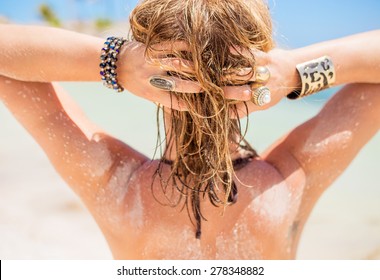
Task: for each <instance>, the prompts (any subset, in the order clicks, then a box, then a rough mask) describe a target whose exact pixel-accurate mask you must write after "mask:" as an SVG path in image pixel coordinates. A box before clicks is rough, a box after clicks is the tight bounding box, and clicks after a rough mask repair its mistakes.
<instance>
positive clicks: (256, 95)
mask: <svg viewBox="0 0 380 280" xmlns="http://www.w3.org/2000/svg"><path fill="white" fill-rule="evenodd" d="M251 88H252V87H251ZM251 101H252V102H253V104H255V105H257V106H260V107H261V106H264V105H266V104H268V103H270V102H271V93H270V90H269V88H267V87H259V88H257V89H255V90H253V89H252V97H251Z"/></svg>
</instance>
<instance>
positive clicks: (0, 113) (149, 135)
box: [0, 83, 380, 259]
mask: <svg viewBox="0 0 380 280" xmlns="http://www.w3.org/2000/svg"><path fill="white" fill-rule="evenodd" d="M64 87H65V88H67V89H68V90H69V92H70V93H71V95H72V96H73V98H74V99H75V100H77V101H78V102H79V103H80V104H81V106H82V107H83V109H84V111H85V112H86V114H87V115H88V117H89V118H90V119H92V120H93V121H94V122H95V123H97V124H98V125H99V126H100V127H102V128H104V130H105V131H107V132H109V133H110V134H112V135H114V136H116V137H118V138H120V139H122V140H123V141H125V142H127V143H128V144H130V145H131V146H133V147H135V148H136V149H138V150H139V151H141V152H143V153H144V154H146V155H148V156H152V155H153V151H154V147H155V141H156V128H155V107H154V105H152V104H149V103H148V102H146V101H144V100H141V99H138V98H136V97H134V96H132V95H130V94H122V95H115V94H112V93H110V92H108V91H107V89H103V88H102V86H101V85H100V84H99V83H95V84H93V83H89V84H64ZM322 103H323V101H322V100H317V99H315V100H309V101H308V100H302V101H296V102H289V101H287V100H285V101H284V102H283V103H281V104H280V105H279V106H277V107H274V108H273V109H271V110H269V111H265V112H259V113H256V114H253V115H252V118H251V126H252V129H251V130H250V131H249V134H248V136H247V137H248V139H252V141H251V142H252V143H253V146H254V147H255V148H257V150H258V151H259V152H260V151H263V150H264V149H265V148H266V147H267V146H269V145H270V144H271V143H272V142H273V141H274V140H275V139H277V138H278V137H279V136H281V135H283V134H284V133H285V132H287V131H288V130H289V129H291V128H294V127H295V126H296V125H297V124H299V123H302V122H304V121H305V120H307V119H308V118H310V117H311V116H313V115H314V114H316V113H317V112H318V110H319V108H320V105H321V104H322ZM132 116H139V119H138V120H136V118H135V117H132ZM0 123H1V126H2V134H1V137H0V258H1V259H111V258H112V255H111V253H110V251H109V249H108V246H107V243H106V241H105V239H104V238H103V236H102V234H101V232H100V230H99V229H98V227H97V225H96V223H95V222H94V220H93V219H92V217H91V216H90V214H89V213H88V212H87V210H86V209H85V208H84V207H83V206H82V204H81V202H80V200H79V199H78V198H77V197H76V196H75V195H74V193H73V192H72V191H71V190H70V189H69V188H68V187H67V186H66V184H65V183H64V182H63V181H62V179H60V177H59V176H58V175H57V174H56V172H55V170H54V169H53V167H52V166H51V165H50V163H49V161H48V159H47V158H46V156H45V155H44V153H43V152H42V150H41V149H40V148H39V146H38V145H37V144H36V143H35V142H34V140H33V139H32V138H31V136H30V135H29V134H28V133H27V132H26V131H25V130H24V129H23V128H22V127H21V126H20V125H19V124H18V123H17V122H16V121H15V120H14V119H13V117H12V116H11V114H10V113H9V112H8V111H7V110H6V109H5V107H4V106H3V105H2V104H0ZM132 131H133V135H132V133H131V132H132ZM379 157H380V135H379V134H378V135H377V136H376V137H375V138H373V139H372V141H371V142H370V143H368V144H367V146H366V147H364V148H363V150H362V151H361V152H360V154H359V156H358V157H357V158H356V159H355V160H354V162H353V163H352V164H351V165H350V167H349V168H348V169H347V170H346V171H345V173H344V174H343V175H342V176H341V177H340V178H339V179H338V180H337V181H336V182H335V183H334V184H333V186H332V187H331V188H330V189H329V190H328V191H327V192H326V193H325V194H324V196H323V197H322V199H321V200H320V201H319V203H318V205H317V207H316V208H315V209H314V211H313V213H312V215H311V217H310V219H309V221H308V223H307V226H306V228H305V230H304V234H303V236H302V239H301V243H300V246H299V251H298V258H299V259H380V182H379V179H378V177H377V175H378V174H379V171H380V167H379V166H380V160H379Z"/></svg>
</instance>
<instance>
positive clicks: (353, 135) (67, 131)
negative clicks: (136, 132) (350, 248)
mask: <svg viewBox="0 0 380 280" xmlns="http://www.w3.org/2000/svg"><path fill="white" fill-rule="evenodd" d="M0 78H1V77H0ZM0 93H1V98H2V100H4V103H6V105H7V106H8V108H9V109H10V110H11V111H12V113H13V114H14V115H15V116H16V118H17V119H18V120H19V121H20V122H21V123H22V124H23V125H24V126H25V127H26V129H27V130H28V131H29V132H30V133H31V134H32V136H33V137H34V138H35V139H36V141H37V142H38V143H39V144H40V145H41V147H42V148H43V149H44V151H45V152H46V154H47V155H48V157H49V159H50V161H51V162H52V164H53V165H54V167H55V168H56V170H57V171H58V172H59V174H60V175H61V176H62V177H63V178H64V179H65V180H66V182H67V183H68V185H70V186H71V187H72V188H73V189H74V191H75V192H76V193H77V194H78V195H79V196H80V197H81V199H82V201H83V202H84V203H85V205H86V206H87V208H88V209H89V210H90V212H91V213H92V215H93V216H94V218H95V219H96V221H97V223H98V225H99V226H100V228H101V230H102V231H103V233H104V235H105V237H106V239H107V240H108V243H109V245H110V248H111V250H112V252H113V255H114V257H115V258H117V259H289V258H294V257H295V253H296V248H297V243H298V239H299V236H300V233H301V231H302V227H303V225H304V224H305V221H306V220H307V217H308V216H309V213H310V211H311V209H312V208H313V206H314V204H315V203H316V201H317V200H318V198H319V197H320V195H321V194H322V193H323V191H324V190H325V189H326V188H327V187H328V186H330V185H331V183H332V182H333V181H334V180H335V178H336V177H337V176H339V174H340V173H341V172H342V171H343V170H344V169H345V168H346V167H347V165H348V164H349V163H350V162H351V160H352V159H353V158H354V157H355V155H356V154H357V153H358V152H359V150H360V148H361V147H363V146H364V145H365V143H366V142H367V141H368V140H369V139H371V137H372V136H373V135H374V134H376V132H377V131H378V130H379V124H380V120H379V114H378V111H379V110H380V86H379V85H367V84H362V85H361V84H358V85H352V86H347V87H345V88H343V89H342V90H341V91H340V92H339V93H338V94H336V96H334V98H333V99H332V100H331V101H329V102H328V103H327V105H326V106H325V108H324V109H323V110H322V111H321V112H320V113H319V114H318V115H317V116H316V117H314V118H313V119H311V120H309V121H308V122H306V123H304V124H303V125H301V126H299V127H297V128H296V129H294V130H293V131H292V132H290V133H289V134H288V135H286V136H284V137H283V138H282V139H280V140H279V141H278V142H277V143H275V144H273V146H272V147H271V148H270V149H269V150H268V151H267V152H265V153H264V154H263V155H262V158H260V159H255V160H252V161H251V162H250V163H249V164H247V165H246V166H245V167H244V168H242V169H240V170H238V171H237V172H236V178H235V182H236V183H237V185H238V191H239V196H238V201H237V203H236V204H234V205H232V206H229V207H227V208H226V209H225V211H224V212H223V209H221V208H216V207H214V206H212V205H210V203H209V202H208V200H207V199H206V200H204V201H202V202H201V208H202V210H203V213H204V215H205V217H206V218H207V221H204V222H203V226H202V237H201V239H200V240H197V239H196V238H195V232H194V226H193V225H192V223H191V221H190V219H189V217H188V214H187V212H186V209H184V210H182V211H181V207H175V208H172V207H170V206H163V205H161V204H160V203H158V201H160V202H162V203H165V198H164V197H163V196H162V193H160V189H159V187H158V186H157V185H153V187H151V186H152V184H151V182H152V176H153V174H154V172H155V171H156V169H157V164H158V162H157V161H150V160H149V159H147V158H146V157H145V156H143V155H141V154H139V153H138V152H136V151H135V150H133V149H132V148H131V147H129V146H128V145H126V144H125V143H123V142H121V141H119V140H117V139H115V138H113V137H111V136H108V135H106V134H103V133H99V130H98V129H97V128H94V126H92V125H90V124H88V122H86V121H85V118H84V116H83V115H81V114H79V113H78V112H75V110H73V106H72V104H70V103H68V102H66V101H64V100H63V98H62V97H61V95H64V94H63V92H62V90H61V89H59V88H57V87H55V86H52V85H51V84H44V83H26V82H21V81H16V80H11V79H7V78H1V80H0ZM57 96H60V97H59V98H58V97H57ZM40 100H43V102H42V101H41V102H40ZM37 101H38V102H37ZM355 123H360V124H361V125H360V126H357V125H355ZM342 133H343V134H342ZM342 135H343V136H344V137H341V136H342ZM52 136H54V137H53V138H54V139H53V138H52ZM165 168H166V169H167V170H164V172H163V176H165V173H166V174H167V173H168V171H169V169H170V166H166V167H165ZM321 174H322V175H321ZM177 195H178V193H176V192H174V193H173V197H174V199H175V198H176V196H177ZM222 213H224V214H223V215H222Z"/></svg>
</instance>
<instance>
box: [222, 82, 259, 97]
mask: <svg viewBox="0 0 380 280" xmlns="http://www.w3.org/2000/svg"><path fill="white" fill-rule="evenodd" d="M222 89H223V91H224V98H226V99H230V100H239V101H248V100H251V97H252V89H251V87H250V86H249V85H242V86H225V87H222Z"/></svg>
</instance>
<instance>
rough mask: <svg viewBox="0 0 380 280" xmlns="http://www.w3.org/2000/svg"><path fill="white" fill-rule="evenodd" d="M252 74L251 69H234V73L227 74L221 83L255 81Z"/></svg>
mask: <svg viewBox="0 0 380 280" xmlns="http://www.w3.org/2000/svg"><path fill="white" fill-rule="evenodd" d="M253 74H254V72H253V70H252V68H251V67H246V68H240V69H236V71H229V72H227V73H226V74H225V75H224V77H223V78H222V81H226V82H228V81H245V82H249V81H255V76H254V75H253Z"/></svg>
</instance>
